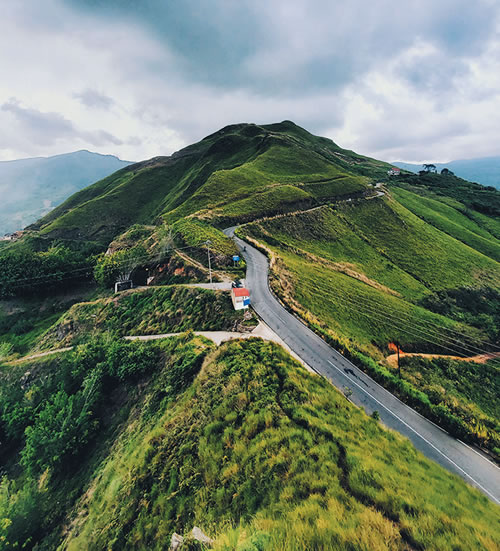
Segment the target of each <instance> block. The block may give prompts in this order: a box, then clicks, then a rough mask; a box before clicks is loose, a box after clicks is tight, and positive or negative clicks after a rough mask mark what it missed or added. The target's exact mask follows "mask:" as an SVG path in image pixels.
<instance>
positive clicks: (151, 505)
mask: <svg viewBox="0 0 500 551" xmlns="http://www.w3.org/2000/svg"><path fill="white" fill-rule="evenodd" d="M106 350H107V351H106ZM26 369H29V371H30V375H29V378H28V379H26V377H25V375H24V374H25V372H26ZM2 378H3V385H2V387H3V389H5V388H7V387H8V388H10V389H12V391H13V392H14V395H12V396H10V397H9V398H10V399H9V400H8V401H7V403H5V402H4V407H3V412H4V413H3V418H4V420H9V421H10V422H11V424H10V425H9V430H10V431H11V433H15V431H16V430H17V431H19V430H20V428H22V427H19V425H21V426H22V424H23V423H24V424H27V425H28V427H29V428H28V429H27V430H26V435H27V441H26V444H25V447H24V448H23V450H22V452H21V456H22V458H23V459H22V465H23V467H24V468H25V469H26V471H27V473H28V476H26V475H25V478H24V481H23V482H24V487H23V488H22V489H19V488H18V487H16V483H15V481H14V480H13V479H12V478H11V477H12V476H13V473H15V472H16V471H15V469H14V468H13V467H14V466H13V465H12V464H9V463H7V464H6V472H7V473H8V475H9V476H8V477H5V478H4V479H3V481H2V484H1V485H0V512H1V513H2V518H3V519H8V520H7V522H2V524H1V525H0V530H1V531H0V536H2V537H4V539H3V543H4V546H5V542H7V543H6V548H7V549H10V548H15V545H16V543H19V544H20V545H21V544H22V543H26V544H27V545H26V547H27V548H31V547H32V546H33V545H34V544H35V543H36V544H37V549H39V550H45V549H57V548H59V549H61V550H62V549H68V550H72V549H89V550H101V549H123V550H126V549H148V550H154V549H165V548H168V545H169V541H170V536H171V534H172V532H174V531H176V532H178V533H182V534H187V533H188V532H189V531H190V530H191V528H192V527H193V525H198V526H201V527H202V528H203V529H204V531H206V532H207V533H208V534H209V535H210V536H211V537H213V538H215V540H216V541H215V548H216V549H220V550H227V551H229V550H239V551H243V550H252V551H254V550H260V549H283V550H290V551H291V550H304V551H305V550H310V549H325V550H334V549H352V550H353V551H356V550H363V549H381V550H382V549H389V550H399V549H401V550H407V549H430V550H439V551H444V550H452V549H453V550H458V549H463V550H464V551H465V550H466V549H475V548H482V549H489V550H493V549H495V545H496V543H497V542H498V538H499V537H500V535H499V530H500V527H499V525H498V518H497V517H496V512H497V510H496V507H495V506H494V505H493V504H492V503H491V502H490V501H489V500H488V499H487V498H485V497H484V496H483V495H481V494H480V493H479V492H478V491H477V490H474V489H472V488H470V487H468V486H467V485H466V484H465V483H464V482H463V481H461V480H460V479H459V478H457V477H456V476H453V475H451V474H449V473H447V472H445V471H444V470H443V469H441V468H440V467H439V466H437V465H436V464H434V463H432V462H431V461H429V460H427V459H426V458H424V457H423V456H422V455H421V454H419V453H418V452H416V451H415V449H414V448H413V447H412V446H411V444H410V443H409V442H408V441H407V440H404V439H402V438H401V437H399V436H398V435H396V434H395V433H393V432H391V431H388V430H386V429H384V428H383V427H382V426H381V425H380V424H379V423H378V422H377V421H376V419H373V418H372V419H370V418H368V417H367V416H366V415H365V414H364V413H363V412H362V411H361V410H359V409H358V408H356V407H354V406H353V405H352V404H350V403H349V401H348V400H346V399H345V397H344V396H342V394H340V393H339V392H338V391H336V390H335V389H334V388H332V387H331V386H330V385H329V384H328V383H327V382H326V381H324V380H323V379H321V378H319V377H317V376H315V375H311V374H310V373H308V372H307V371H306V370H305V369H303V368H302V367H301V366H300V365H299V364H298V363H297V362H296V361H294V360H293V359H292V358H291V357H290V356H289V355H288V354H286V353H285V352H284V351H283V349H281V348H280V347H278V346H277V345H275V344H273V343H265V342H263V341H261V340H260V339H251V340H247V341H236V342H232V343H229V344H225V345H223V346H222V347H221V348H220V349H218V350H216V349H215V348H214V347H213V345H210V344H209V343H208V342H206V341H204V340H202V339H192V338H190V337H189V335H186V336H184V337H181V338H178V339H167V340H164V341H159V342H158V343H156V344H152V343H148V344H138V343H130V344H125V343H120V342H119V341H109V340H108V341H107V342H106V341H93V342H91V343H89V344H87V345H86V346H84V347H81V348H79V349H78V350H77V351H75V352H71V353H69V354H67V355H66V356H61V357H60V358H59V359H57V360H54V359H53V360H50V361H48V360H43V361H39V362H32V363H31V364H24V365H22V366H18V367H17V368H15V369H12V368H10V371H4V372H3V377H2ZM20 381H22V382H23V384H24V385H28V386H29V389H30V390H31V395H30V396H24V397H23V396H22V392H20V391H19V382H20ZM35 388H37V389H38V390H37V391H36V392H35V390H34V389H35ZM89 389H92V392H89ZM63 397H64V398H63ZM83 397H86V402H85V404H82V402H83V400H82V398H83ZM2 398H3V399H4V400H5V393H4V394H3V396H2ZM59 403H64V404H65V406H64V409H63V412H64V414H65V417H64V416H60V417H56V416H54V415H51V414H53V413H54V412H55V406H56V405H57V404H59ZM20 406H22V407H23V408H25V411H26V412H27V413H28V415H25V417H24V418H20V417H19V415H17V417H16V414H19V413H20V412H21V411H22V410H21V408H20ZM33 408H38V409H39V410H40V411H41V412H42V413H41V414H40V415H38V416H37V417H36V418H33V417H30V416H29V412H30V411H32V409H33ZM82 408H83V409H85V408H87V409H86V411H87V415H81V410H82ZM64 419H66V420H65V422H64V423H63V420H64ZM98 427H99V428H98ZM48 429H50V430H51V431H52V433H51V432H50V430H49V432H47V430H48ZM50 434H53V435H54V436H53V437H50ZM65 437H66V438H67V437H72V439H73V440H72V441H73V446H72V448H68V447H67V446H66V442H65ZM56 452H57V455H55V454H56ZM70 472H71V476H68V475H67V474H68V473H70ZM30 481H31V482H30ZM28 537H30V538H31V540H27V538H28ZM195 548H196V547H195Z"/></svg>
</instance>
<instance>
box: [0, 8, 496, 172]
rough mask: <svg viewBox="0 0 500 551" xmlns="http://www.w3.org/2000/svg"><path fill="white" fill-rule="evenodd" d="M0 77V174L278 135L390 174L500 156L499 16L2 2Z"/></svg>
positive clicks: (486, 11) (489, 12) (488, 11)
mask: <svg viewBox="0 0 500 551" xmlns="http://www.w3.org/2000/svg"><path fill="white" fill-rule="evenodd" d="M0 75H1V77H0V160H8V159H15V158H21V157H31V156H39V155H53V154H57V153H63V152H68V151H73V150H77V149H90V150H92V151H98V152H101V153H112V154H115V155H118V156H119V157H121V158H124V159H128V160H140V159H145V158H149V157H152V156H155V155H167V154H170V153H172V152H173V151H175V150H177V149H179V148H181V147H183V146H185V145H187V144H189V143H192V142H194V141H196V140H199V139H201V138H202V137H204V136H205V135H207V134H209V133H211V132H214V131H216V130H218V129H219V128H220V127H222V126H224V125H226V124H231V123H235V122H255V123H269V122H277V121H281V120H284V119H291V120H293V121H294V122H296V123H297V124H300V125H301V126H304V127H305V128H307V129H308V130H310V131H311V132H313V133H315V134H319V135H324V136H328V137H330V138H332V139H333V140H334V141H335V142H337V143H338V144H339V145H341V146H342V147H347V148H351V149H354V150H356V151H358V152H360V153H363V154H365V155H371V156H374V157H377V158H380V159H384V160H389V161H391V160H404V161H417V162H418V161H449V160H452V159H460V158H471V157H484V156H490V155H499V154H500V148H499V144H500V3H499V2H498V1H497V0H438V1H435V0H377V1H374V0H351V1H350V2H347V1H345V0H344V1H340V0H336V1H335V0H0Z"/></svg>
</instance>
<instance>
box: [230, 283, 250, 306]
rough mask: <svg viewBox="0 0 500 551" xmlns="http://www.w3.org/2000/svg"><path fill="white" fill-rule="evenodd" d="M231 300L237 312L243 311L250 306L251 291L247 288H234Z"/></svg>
mask: <svg viewBox="0 0 500 551" xmlns="http://www.w3.org/2000/svg"><path fill="white" fill-rule="evenodd" d="M231 299H232V301H233V306H234V309H235V310H243V309H244V308H248V307H249V306H250V291H249V290H248V289H245V287H239V288H238V287H233V289H231Z"/></svg>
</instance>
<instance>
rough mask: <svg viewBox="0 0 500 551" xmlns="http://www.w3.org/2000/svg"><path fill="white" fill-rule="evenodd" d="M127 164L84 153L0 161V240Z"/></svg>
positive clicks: (110, 158)
mask: <svg viewBox="0 0 500 551" xmlns="http://www.w3.org/2000/svg"><path fill="white" fill-rule="evenodd" d="M129 164H131V163H130V162H127V161H122V160H120V159H118V158H117V157H115V156H113V155H100V154H99V153H92V152H90V151H85V150H82V151H75V152H73V153H66V154H63V155H56V156H54V157H35V158H31V159H19V160H15V161H0V236H2V235H4V234H5V233H11V232H14V231H17V230H21V229H23V228H24V227H25V226H27V225H28V224H31V223H32V222H34V221H35V220H37V219H38V218H40V217H41V216H44V215H45V214H47V213H48V212H49V211H51V210H52V209H53V208H54V207H56V206H57V205H59V204H60V203H62V202H63V201H64V200H65V199H67V198H68V197H69V196H70V195H72V194H73V193H75V192H77V191H79V190H81V189H83V188H84V187H86V186H88V185H89V184H92V183H93V182H95V181H96V180H100V179H102V178H104V177H105V176H109V175H110V174H111V173H113V172H115V171H116V170H118V169H120V168H123V167H125V166H128V165H129Z"/></svg>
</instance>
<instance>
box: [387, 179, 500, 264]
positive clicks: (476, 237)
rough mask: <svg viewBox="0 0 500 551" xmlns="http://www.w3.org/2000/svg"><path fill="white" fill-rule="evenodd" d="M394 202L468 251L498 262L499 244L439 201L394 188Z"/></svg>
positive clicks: (473, 223) (486, 232)
mask: <svg viewBox="0 0 500 551" xmlns="http://www.w3.org/2000/svg"><path fill="white" fill-rule="evenodd" d="M392 193H393V195H394V196H395V197H396V199H397V200H398V201H399V202H400V203H401V204H402V205H404V206H405V207H406V208H407V209H409V210H410V211H411V212H413V214H415V215H417V216H418V217H419V218H421V219H422V220H425V221H426V222H428V223H429V224H431V225H432V226H435V227H436V228H438V229H440V230H442V231H443V232H445V233H447V234H448V235H450V236H452V237H454V238H455V239H458V240H459V241H462V243H465V244H466V245H469V246H470V247H471V248H473V249H475V250H477V251H479V252H481V253H483V254H485V255H486V256H489V257H491V258H493V259H494V260H497V261H498V260H500V241H498V240H497V239H496V238H495V237H494V236H492V235H491V234H490V233H489V232H488V231H487V230H485V229H484V228H482V227H481V226H479V225H478V224H477V223H476V222H474V221H473V220H471V219H470V218H468V217H467V216H465V215H464V214H462V213H461V212H459V211H458V210H456V209H454V208H452V207H450V206H448V205H446V204H444V203H443V202H442V201H437V200H435V199H430V198H426V197H419V196H418V195H415V194H413V193H411V192H410V191H407V190H404V189H401V188H394V189H393V190H392Z"/></svg>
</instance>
